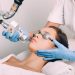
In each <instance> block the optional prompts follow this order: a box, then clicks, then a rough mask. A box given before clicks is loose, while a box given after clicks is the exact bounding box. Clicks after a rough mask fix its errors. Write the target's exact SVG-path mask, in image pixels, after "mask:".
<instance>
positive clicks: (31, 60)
mask: <svg viewBox="0 0 75 75" xmlns="http://www.w3.org/2000/svg"><path fill="white" fill-rule="evenodd" d="M46 63H47V62H46V61H44V60H43V58H42V57H39V56H37V55H36V54H35V53H31V55H30V56H29V57H28V58H27V59H26V60H24V61H23V63H22V64H23V66H25V68H26V67H27V68H29V69H32V70H33V71H41V69H42V67H43V66H44V65H45V64H46Z"/></svg>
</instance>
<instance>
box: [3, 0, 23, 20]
mask: <svg viewBox="0 0 75 75" xmlns="http://www.w3.org/2000/svg"><path fill="white" fill-rule="evenodd" d="M23 1H24V0H14V4H13V5H12V7H11V9H10V11H9V12H6V13H4V14H3V18H4V19H9V18H12V17H13V16H14V15H15V14H16V12H17V10H18V8H19V6H20V5H21V4H22V2H23Z"/></svg>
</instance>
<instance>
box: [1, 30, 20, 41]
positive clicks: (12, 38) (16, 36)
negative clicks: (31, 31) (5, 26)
mask: <svg viewBox="0 0 75 75" xmlns="http://www.w3.org/2000/svg"><path fill="white" fill-rule="evenodd" d="M2 35H3V36H5V38H6V39H9V40H10V41H13V42H17V41H19V33H18V32H15V33H14V34H13V35H12V34H11V33H10V32H7V31H3V32H2Z"/></svg>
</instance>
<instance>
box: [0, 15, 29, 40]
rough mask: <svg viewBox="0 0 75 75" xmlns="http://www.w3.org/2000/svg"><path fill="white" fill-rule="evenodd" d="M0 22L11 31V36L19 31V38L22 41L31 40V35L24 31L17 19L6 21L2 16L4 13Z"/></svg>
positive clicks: (0, 16)
mask: <svg viewBox="0 0 75 75" xmlns="http://www.w3.org/2000/svg"><path fill="white" fill-rule="evenodd" d="M0 24H1V25H2V26H3V27H4V28H5V29H7V31H8V32H10V33H11V36H12V35H13V33H15V32H18V33H19V40H21V41H25V40H27V41H28V40H29V36H28V34H27V32H25V31H23V30H22V28H20V27H19V24H18V23H17V22H15V21H12V22H11V23H9V24H8V23H6V22H5V21H4V19H3V17H2V15H0Z"/></svg>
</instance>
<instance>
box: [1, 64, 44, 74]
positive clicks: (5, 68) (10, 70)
mask: <svg viewBox="0 0 75 75" xmlns="http://www.w3.org/2000/svg"><path fill="white" fill-rule="evenodd" d="M0 75H45V74H43V73H39V72H33V71H30V70H25V69H21V68H18V67H13V66H10V65H6V64H0Z"/></svg>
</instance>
